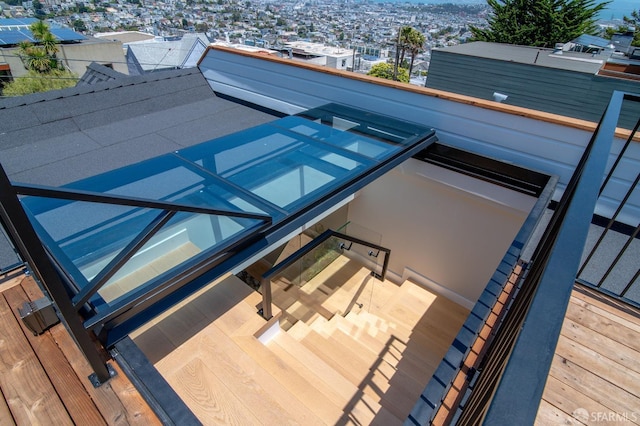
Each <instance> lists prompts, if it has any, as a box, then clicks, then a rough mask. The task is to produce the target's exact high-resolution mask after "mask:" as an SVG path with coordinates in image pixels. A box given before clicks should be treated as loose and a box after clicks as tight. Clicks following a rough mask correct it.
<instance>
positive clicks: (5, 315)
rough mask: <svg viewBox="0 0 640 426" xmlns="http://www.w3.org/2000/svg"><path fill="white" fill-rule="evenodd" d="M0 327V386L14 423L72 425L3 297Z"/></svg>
mask: <svg viewBox="0 0 640 426" xmlns="http://www.w3.org/2000/svg"><path fill="white" fill-rule="evenodd" d="M13 288H15V287H13ZM10 290H11V289H10ZM0 329H1V330H2V332H3V337H2V340H1V341H0V387H2V392H3V394H4V397H5V399H6V401H7V404H8V406H9V408H10V410H11V413H12V416H13V418H14V420H15V421H16V423H18V424H32V423H38V419H49V421H50V422H51V423H52V424H57V425H71V424H73V422H72V421H71V418H70V417H69V414H68V413H67V411H66V409H65V407H64V404H63V403H62V401H61V400H60V398H59V397H58V394H57V393H56V391H55V389H54V387H53V385H52V384H51V382H50V381H49V378H48V377H47V373H46V372H45V371H44V369H43V368H42V365H41V364H40V361H39V360H38V358H37V357H36V354H35V353H34V352H33V351H32V349H31V345H30V344H29V341H28V340H27V338H26V336H25V335H24V333H23V332H22V329H21V328H20V325H19V324H18V322H17V321H16V318H15V317H14V314H13V312H12V309H11V307H10V306H9V304H8V303H7V301H6V299H5V298H4V297H2V298H0Z"/></svg>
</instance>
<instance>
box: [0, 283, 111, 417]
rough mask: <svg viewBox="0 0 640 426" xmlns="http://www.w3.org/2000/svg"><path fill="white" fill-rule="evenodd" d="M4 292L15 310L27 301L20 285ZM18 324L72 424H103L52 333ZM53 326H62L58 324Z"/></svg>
mask: <svg viewBox="0 0 640 426" xmlns="http://www.w3.org/2000/svg"><path fill="white" fill-rule="evenodd" d="M3 294H4V297H5V299H6V300H7V302H8V303H9V306H10V307H11V308H12V309H13V311H14V312H16V311H17V309H18V307H21V306H22V304H23V303H24V302H25V301H28V300H29V298H28V297H27V295H26V294H25V292H24V290H23V289H22V287H21V286H17V287H13V288H11V289H9V290H7V291H5V292H4V293H3ZM19 324H20V325H21V327H22V330H23V332H24V334H25V336H26V337H27V339H28V340H29V343H30V344H31V347H32V348H33V350H34V352H35V353H36V356H37V357H38V359H39V360H40V362H41V364H42V367H43V368H44V371H45V372H46V374H47V376H48V377H49V379H50V380H51V384H52V385H53V387H54V388H55V389H56V392H57V393H58V395H59V397H60V399H61V400H62V403H63V404H64V405H65V407H66V409H67V411H68V412H69V415H70V416H71V418H72V419H73V421H74V423H76V424H90V425H100V424H106V423H105V421H104V419H103V418H102V415H101V414H100V412H99V411H98V408H97V407H96V405H95V404H94V403H93V401H92V400H91V398H90V397H89V394H88V393H87V392H86V391H85V390H84V388H83V386H82V384H81V383H80V379H78V376H76V374H75V372H74V371H73V368H72V367H71V365H70V364H69V362H68V361H67V359H66V358H65V357H64V354H63V353H62V351H61V350H60V348H59V347H58V345H57V344H56V342H55V340H54V339H53V337H52V336H51V334H50V333H49V332H45V333H43V334H42V335H40V336H34V335H33V334H32V333H31V332H30V330H28V329H27V327H26V326H25V325H24V323H23V322H22V321H20V322H19ZM56 327H64V326H63V325H62V324H58V325H56Z"/></svg>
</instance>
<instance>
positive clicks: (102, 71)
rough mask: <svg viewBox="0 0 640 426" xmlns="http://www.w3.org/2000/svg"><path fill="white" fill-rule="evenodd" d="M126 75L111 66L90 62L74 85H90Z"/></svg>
mask: <svg viewBox="0 0 640 426" xmlns="http://www.w3.org/2000/svg"><path fill="white" fill-rule="evenodd" d="M126 77H128V76H127V75H126V74H122V73H121V72H118V71H115V70H114V69H113V68H109V67H107V66H104V65H101V64H99V63H97V62H91V63H90V64H89V65H88V66H87V71H85V73H84V74H83V75H82V77H80V80H79V81H78V83H76V86H84V85H91V84H96V83H102V82H104V81H109V80H117V79H119V78H126Z"/></svg>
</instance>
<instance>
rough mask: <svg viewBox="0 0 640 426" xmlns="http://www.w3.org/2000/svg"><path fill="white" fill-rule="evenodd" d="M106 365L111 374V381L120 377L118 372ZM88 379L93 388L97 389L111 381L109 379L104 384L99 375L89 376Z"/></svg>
mask: <svg viewBox="0 0 640 426" xmlns="http://www.w3.org/2000/svg"><path fill="white" fill-rule="evenodd" d="M106 365H107V371H108V372H109V379H110V378H112V377H115V376H117V375H118V372H117V371H116V370H115V369H114V368H113V367H112V366H111V364H109V363H107V364H106ZM88 378H89V381H90V382H91V384H92V385H93V387H94V388H96V389H97V388H99V387H100V386H102V385H103V384H105V383H107V382H108V381H109V379H107V380H105V381H104V382H101V381H100V379H98V375H97V374H96V373H92V374H89V377H88Z"/></svg>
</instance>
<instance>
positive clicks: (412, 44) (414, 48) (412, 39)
mask: <svg viewBox="0 0 640 426" xmlns="http://www.w3.org/2000/svg"><path fill="white" fill-rule="evenodd" d="M407 41H408V50H409V52H410V53H411V62H410V63H409V75H411V72H412V71H413V63H414V62H415V60H416V56H417V55H418V53H420V51H421V50H422V48H423V47H424V42H425V41H426V39H425V36H424V34H422V33H421V32H420V31H417V30H414V29H413V28H412V31H411V33H410V34H409V38H408V40H407Z"/></svg>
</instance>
